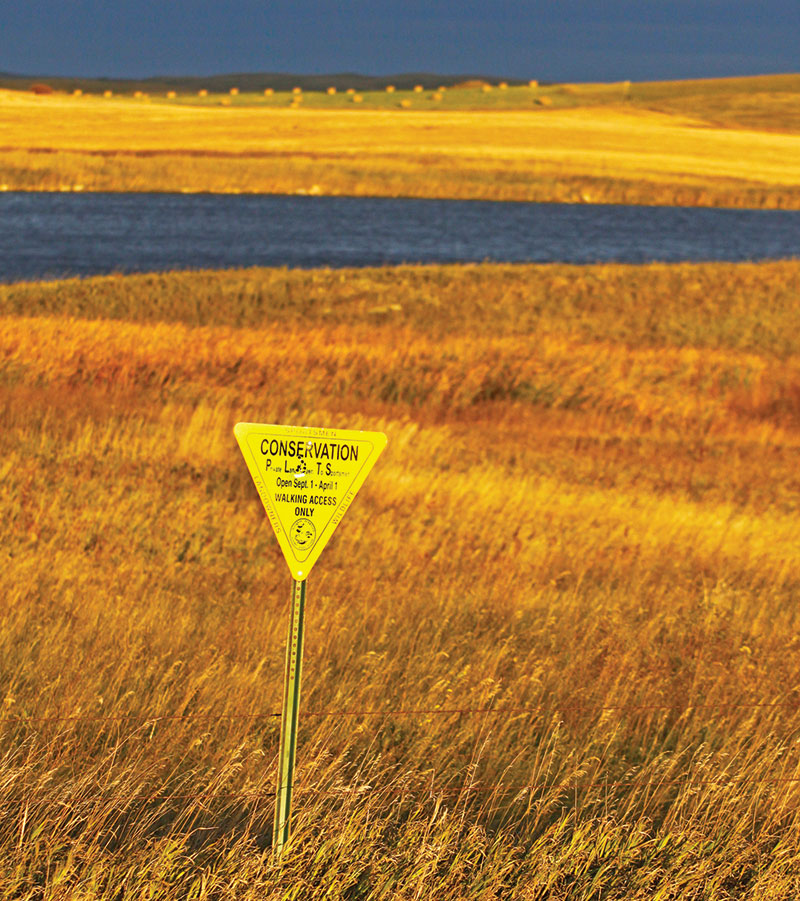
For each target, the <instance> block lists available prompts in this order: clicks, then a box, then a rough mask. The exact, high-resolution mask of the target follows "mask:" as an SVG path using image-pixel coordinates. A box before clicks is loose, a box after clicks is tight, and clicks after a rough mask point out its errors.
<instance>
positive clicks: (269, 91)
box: [264, 88, 275, 97]
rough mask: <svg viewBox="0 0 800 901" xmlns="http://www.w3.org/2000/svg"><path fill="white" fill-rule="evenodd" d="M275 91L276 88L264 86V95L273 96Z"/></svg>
mask: <svg viewBox="0 0 800 901" xmlns="http://www.w3.org/2000/svg"><path fill="white" fill-rule="evenodd" d="M274 93H275V89H274V88H264V96H265V97H271V96H272V95H273V94H274Z"/></svg>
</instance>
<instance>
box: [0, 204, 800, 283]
mask: <svg viewBox="0 0 800 901" xmlns="http://www.w3.org/2000/svg"><path fill="white" fill-rule="evenodd" d="M798 256H800V212H797V211H783V210H722V209H702V208H687V207H657V206H650V207H648V206H621V205H616V204H559V203H497V202H492V201H477V200H411V199H397V198H374V197H308V196H286V195H226V194H146V193H131V194H121V193H107V194H104V193H86V194H77V193H33V192H7V193H3V194H0V280H2V281H6V282H9V281H19V280H25V279H41V278H49V277H60V276H66V275H90V274H96V273H108V272H149V271H163V270H170V269H206V268H213V269H219V268H229V267H241V266H256V265H258V266H288V267H293V268H295V267H299V268H311V267H320V266H331V267H342V266H377V265H384V264H397V263H434V262H437V263H450V262H481V261H484V260H489V261H496V262H568V263H593V262H611V261H614V262H623V263H642V262H649V261H664V262H678V261H704V260H720V261H723V260H728V261H742V260H763V259H785V258H792V257H798Z"/></svg>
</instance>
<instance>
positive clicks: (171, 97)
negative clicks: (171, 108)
mask: <svg viewBox="0 0 800 901" xmlns="http://www.w3.org/2000/svg"><path fill="white" fill-rule="evenodd" d="M175 96H176V95H175V91H167V97H169V99H170V100H174V99H175Z"/></svg>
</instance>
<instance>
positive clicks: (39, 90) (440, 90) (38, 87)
mask: <svg viewBox="0 0 800 901" xmlns="http://www.w3.org/2000/svg"><path fill="white" fill-rule="evenodd" d="M496 87H497V89H498V90H500V91H506V90H508V82H506V81H501V82H499V83H498V84H497V85H496ZM528 87H529V88H538V87H539V82H538V81H537V80H536V79H531V80H530V81H529V82H528ZM494 88H495V85H492V84H491V83H490V82H488V81H481V80H478V79H474V80H471V81H462V82H459V83H458V84H455V85H453V87H452V88H451V90H480V91H484V92H488V91H492V90H494ZM31 90H32V91H33V93H34V94H52V93H53V88H52V87H51V86H50V85H48V84H44V83H40V82H37V83H36V84H33V85H31ZM384 90H385V91H386V93H387V94H393V93H394V92H395V91H396V90H397V89H396V88H395V86H394V85H393V84H389V85H386V87H385V89H384ZM412 90H413V92H414V93H415V94H421V93H422V92H423V91H424V90H425V88H424V87H423V86H422V85H421V84H416V85H414V87H413V89H412ZM446 90H447V88H446V87H445V86H444V85H439V86H438V87H437V88H436V90H435V92H434V93H433V94H432V98H433V99H434V100H441V99H442V95H443V94H444V92H445V91H446ZM228 93H229V94H230V95H231V96H233V97H235V96H237V95H238V94H239V88H236V87H233V88H231V89H230V91H229V92H228ZM274 93H275V89H274V88H265V89H264V96H265V97H270V96H272V95H273V94H274ZM325 93H326V94H329V95H334V94H336V93H337V89H336V88H335V87H333V86H331V87H329V88H327V90H326V92H325ZM345 93H346V94H349V95H351V96H352V98H353V102H354V103H360V102H361V101H363V99H364V98H363V96H362V95H361V94H359V93H358V92H357V91H356V90H355V88H347V89H346V91H345ZM72 94H73V96H74V97H80V96H82V94H83V91H82V90H81V89H80V88H75V90H74V91H73V92H72ZM292 94H293V95H294V96H295V97H296V98H297V97H302V95H303V89H302V88H299V87H295V88H292ZM111 96H113V92H112V91H110V90H105V91H103V97H111ZM133 96H134V97H137V98H147V97H149V94H147V93H146V92H145V91H138V90H137V91H134V92H133ZM165 96H166V97H167V98H169V99H174V98H176V97H177V91H174V90H169V91H167V92H166V94H165ZM197 96H198V97H207V96H208V90H207V89H206V88H201V89H200V90H199V91H198V92H197Z"/></svg>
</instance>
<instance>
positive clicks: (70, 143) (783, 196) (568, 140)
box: [0, 88, 800, 207]
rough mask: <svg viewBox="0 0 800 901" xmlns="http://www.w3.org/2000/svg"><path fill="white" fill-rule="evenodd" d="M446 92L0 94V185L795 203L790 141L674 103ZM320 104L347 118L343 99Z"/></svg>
mask: <svg viewBox="0 0 800 901" xmlns="http://www.w3.org/2000/svg"><path fill="white" fill-rule="evenodd" d="M515 90H517V91H523V92H525V93H526V96H528V95H529V93H530V89H528V88H520V89H515ZM457 93H458V92H457V91H449V92H447V94H446V95H443V98H442V99H439V100H433V99H432V98H433V96H434V95H431V96H430V97H427V96H426V97H425V98H424V102H425V103H426V104H428V105H429V106H430V109H428V108H425V109H422V108H419V109H418V108H417V106H416V104H417V103H422V102H423V101H422V100H417V99H416V98H418V97H419V96H420V95H413V96H414V97H415V106H414V108H413V109H412V110H402V111H401V110H400V109H399V108H398V104H402V103H404V100H395V99H393V100H391V101H388V100H387V98H386V95H385V93H381V94H380V95H379V96H380V97H381V98H382V102H384V103H386V102H391V103H392V104H394V108H390V109H363V110H362V109H359V110H357V111H356V110H353V109H352V108H351V109H350V110H349V111H348V110H346V109H338V108H337V109H324V108H317V109H304V110H303V111H302V113H300V111H298V110H296V109H289V108H287V107H288V102H289V101H288V99H287V100H286V102H285V103H284V104H283V106H282V107H277V108H276V107H272V106H263V105H262V106H247V105H242V106H235V105H234V106H230V108H226V109H224V110H220V109H219V106H218V101H214V105H213V106H205V105H190V104H187V103H168V102H166V101H161V102H159V103H158V104H150V105H142V104H137V103H134V102H132V101H131V100H130V99H129V98H122V97H117V98H113V99H111V100H108V99H105V98H101V97H92V96H83V97H77V98H76V97H65V96H62V95H57V94H53V95H42V96H39V95H34V94H30V95H28V94H21V93H18V94H14V93H13V92H9V91H4V92H0V108H2V113H3V118H4V138H3V148H2V152H0V184H4V185H6V187H7V189H17V188H19V189H28V188H34V189H48V190H53V189H58V188H67V189H68V188H69V187H71V186H72V185H74V184H82V185H84V186H85V188H86V189H88V190H93V189H96V190H142V189H152V190H168V189H172V190H175V189H184V190H213V191H223V190H241V191H280V192H293V191H297V190H303V189H305V188H307V187H308V183H307V182H308V179H309V178H310V177H311V178H313V179H314V182H313V183H314V184H319V185H320V186H321V188H322V190H323V192H324V193H331V194H335V193H346V194H381V195H406V196H435V197H450V196H452V197H464V196H468V197H484V198H490V199H535V200H541V199H544V200H546V199H549V200H576V201H584V202H597V201H609V200H618V201H621V202H651V203H680V204H705V205H731V206H737V205H738V206H742V205H750V206H788V207H797V206H799V205H800V162H798V161H800V136H799V135H797V134H795V133H780V132H777V131H772V130H764V129H762V130H759V131H756V130H753V129H752V128H751V129H747V128H741V127H729V126H727V125H724V124H721V125H712V124H709V123H708V122H706V121H705V120H703V119H702V118H699V117H698V116H696V115H695V116H693V115H692V113H691V104H690V103H689V102H688V101H687V100H686V98H685V97H678V99H677V100H675V99H674V98H670V97H667V99H666V100H662V101H659V103H662V104H663V103H667V104H669V103H672V104H673V106H674V104H676V103H677V104H681V103H682V104H683V110H684V111H683V112H680V113H679V112H677V111H676V109H671V111H658V110H655V109H648V108H647V107H646V106H645V105H638V106H637V105H627V106H626V105H621V104H619V103H618V104H616V105H605V106H601V105H597V104H596V103H595V100H592V103H590V104H588V105H585V106H577V107H574V108H560V109H559V108H550V109H547V110H544V109H541V108H539V109H538V111H537V110H534V109H517V108H512V109H498V110H483V111H469V110H467V111H459V110H457V109H446V108H445V106H446V104H445V103H444V99H445V98H446V99H447V102H450V100H449V98H450V97H451V96H454V95H456V94H457ZM497 93H499V94H502V95H503V96H510V95H511V94H512V93H513V91H511V89H509V90H508V91H503V92H497ZM309 96H310V95H309ZM358 96H361V95H358ZM575 96H576V97H577V98H578V100H580V97H581V95H580V93H578V94H576V95H575ZM747 96H748V97H750V96H751V95H747ZM319 97H320V98H324V99H325V100H326V101H330V102H332V103H345V102H347V100H350V101H351V103H350V106H351V107H352V97H351V98H347V96H346V95H342V96H340V95H335V96H331V97H329V96H328V95H327V94H320V95H319ZM229 99H230V98H229ZM233 99H234V100H238V99H239V98H233ZM261 99H262V100H263V99H264V98H261ZM595 99H596V98H595ZM369 101H370V98H369V97H366V96H365V98H364V103H363V104H362V105H363V106H365V107H366V106H368V105H369ZM654 102H655V101H654ZM750 102H752V101H750ZM665 109H666V107H665ZM401 112H402V115H401V114H400V113H401ZM699 126H702V127H699ZM170 186H171V188H170Z"/></svg>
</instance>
